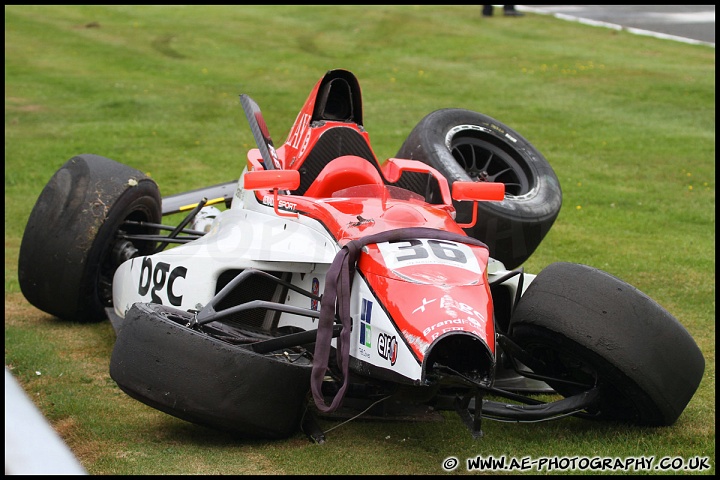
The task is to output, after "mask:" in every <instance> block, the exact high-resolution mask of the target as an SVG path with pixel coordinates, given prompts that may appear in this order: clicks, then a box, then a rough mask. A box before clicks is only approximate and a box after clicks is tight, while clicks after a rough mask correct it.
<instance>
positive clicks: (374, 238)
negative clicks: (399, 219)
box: [310, 227, 487, 413]
mask: <svg viewBox="0 0 720 480" xmlns="http://www.w3.org/2000/svg"><path fill="white" fill-rule="evenodd" d="M418 238H431V239H436V240H449V241H454V242H458V243H466V244H470V245H477V246H481V247H485V248H487V245H485V244H484V243H483V242H481V241H480V240H477V239H474V238H472V237H468V236H466V235H462V234H459V233H452V232H447V231H444V230H435V229H432V228H424V227H411V228H401V229H397V230H390V231H386V232H380V233H376V234H373V235H368V236H367V237H363V238H359V239H356V240H351V241H350V242H348V243H347V244H346V245H345V246H344V247H343V248H342V249H341V250H340V251H339V252H338V253H337V255H336V256H335V258H334V259H333V262H332V264H331V265H330V269H329V270H328V273H327V276H326V278H325V290H324V291H323V296H322V299H321V300H320V320H319V322H318V332H317V340H316V342H315V353H314V355H313V367H312V374H311V377H310V388H311V390H312V395H313V399H314V400H315V405H316V406H317V408H318V410H320V411H321V412H324V413H329V412H334V411H335V410H337V409H338V408H339V407H340V406H341V405H342V401H343V398H344V397H345V390H346V389H347V386H348V369H349V360H350V328H351V318H350V293H351V291H352V280H353V278H354V276H355V268H356V266H357V261H358V258H359V257H360V252H361V251H362V248H363V247H364V246H365V245H369V244H371V243H383V242H398V241H403V240H413V239H418ZM336 313H337V316H338V320H339V321H340V324H341V325H342V330H341V331H340V336H339V337H338V339H337V353H336V361H337V367H338V369H339V370H340V372H341V373H342V381H343V383H342V386H341V387H340V389H339V390H338V391H337V393H336V394H335V396H334V398H333V399H332V402H331V403H330V405H329V406H328V405H326V404H325V398H324V396H323V394H322V383H323V379H324V378H325V373H326V371H327V368H328V363H329V360H330V351H331V349H332V345H331V342H332V336H333V324H334V323H335V316H336Z"/></svg>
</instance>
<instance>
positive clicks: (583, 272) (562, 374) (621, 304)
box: [509, 263, 705, 426]
mask: <svg viewBox="0 0 720 480" xmlns="http://www.w3.org/2000/svg"><path fill="white" fill-rule="evenodd" d="M509 336H510V338H511V340H513V341H514V342H515V343H517V344H518V345H520V346H521V347H522V348H523V349H524V350H525V351H526V352H528V353H529V354H530V355H531V357H532V358H534V359H536V360H539V361H541V362H543V363H544V364H545V367H546V369H547V371H545V372H543V374H545V375H549V376H551V377H553V378H552V379H546V380H545V381H546V382H547V383H548V384H549V385H550V386H552V387H553V388H554V389H555V390H556V391H557V392H558V393H560V394H561V395H563V396H565V397H567V396H570V395H574V394H577V393H580V392H582V391H584V390H588V389H589V388H591V387H592V386H594V385H597V386H599V387H600V392H601V393H600V398H599V402H598V405H597V409H596V410H597V411H593V412H591V413H594V414H595V415H596V418H597V419H600V420H613V421H622V422H628V423H635V424H640V425H648V426H664V425H672V424H673V423H674V422H675V421H676V420H677V419H678V417H679V416H680V414H681V413H682V411H683V410H684V408H685V407H686V405H687V404H688V402H689V401H690V399H691V398H692V396H693V394H694V393H695V391H696V390H697V388H698V385H699V384H700V380H701V379H702V375H703V370H704V368H705V360H704V358H703V356H702V353H701V352H700V349H699V348H698V346H697V345H696V344H695V341H694V340H693V338H692V337H691V336H690V334H689V333H688V331H687V330H685V328H684V327H683V326H682V325H681V324H680V323H679V322H678V321H677V320H676V319H675V318H674V317H673V316H672V315H671V314H670V313H668V312H667V311H666V310H664V309H663V308H662V307H661V306H660V305H658V304H657V303H656V302H655V301H654V300H652V299H651V298H649V297H648V296H647V295H645V294H644V293H642V292H641V291H639V290H638V289H636V288H635V287H633V286H631V285H629V284H627V283H625V282H623V281H622V280H619V279H618V278H615V277H613V276H612V275H610V274H608V273H606V272H603V271H601V270H598V269H596V268H592V267H588V266H585V265H578V264H573V263H554V264H552V265H550V266H548V267H547V268H545V269H544V270H543V271H541V272H540V274H539V275H538V276H537V277H536V278H535V279H534V280H533V282H532V283H531V284H530V285H529V286H528V288H527V290H526V292H525V294H524V295H523V296H522V297H521V299H520V301H519V302H518V305H517V309H516V310H515V312H514V313H513V316H512V318H511V319H510V335H509ZM536 373H539V372H537V369H536ZM564 381H570V382H576V384H574V385H573V384H569V383H565V382H564ZM577 384H582V385H585V386H584V387H583V386H579V385H577Z"/></svg>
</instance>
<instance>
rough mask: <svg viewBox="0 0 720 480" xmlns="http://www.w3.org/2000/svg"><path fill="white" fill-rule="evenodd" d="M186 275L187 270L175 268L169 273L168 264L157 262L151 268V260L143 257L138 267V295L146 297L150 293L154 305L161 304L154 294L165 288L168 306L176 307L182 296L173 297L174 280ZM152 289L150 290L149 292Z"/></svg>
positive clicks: (160, 300)
mask: <svg viewBox="0 0 720 480" xmlns="http://www.w3.org/2000/svg"><path fill="white" fill-rule="evenodd" d="M186 274H187V268H185V267H175V268H174V269H173V270H172V271H170V264H169V263H165V262H158V263H157V265H155V268H153V263H152V259H151V258H150V257H145V258H144V259H143V262H142V267H140V283H139V285H138V293H139V294H140V295H141V296H145V295H147V293H148V292H150V297H151V298H152V301H153V302H154V303H162V299H161V298H160V297H159V296H158V295H157V293H156V292H158V291H161V290H162V289H163V288H166V293H167V298H168V301H169V302H170V305H174V306H176V307H178V306H180V304H181V303H182V297H183V296H182V295H175V293H174V292H173V285H174V284H175V280H177V279H178V277H180V278H185V275H186ZM151 287H152V290H151Z"/></svg>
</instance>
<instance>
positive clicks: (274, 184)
mask: <svg viewBox="0 0 720 480" xmlns="http://www.w3.org/2000/svg"><path fill="white" fill-rule="evenodd" d="M299 186H300V172H299V171H297V170H255V171H252V172H245V176H244V177H243V187H244V188H245V189H246V190H264V189H280V190H297V189H298V187H299Z"/></svg>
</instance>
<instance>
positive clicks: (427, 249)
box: [377, 239, 480, 273]
mask: <svg viewBox="0 0 720 480" xmlns="http://www.w3.org/2000/svg"><path fill="white" fill-rule="evenodd" d="M377 246H378V248H379V249H380V253H381V254H382V256H383V260H384V261H385V266H386V267H387V268H389V269H391V270H395V269H398V268H402V267H409V266H411V265H450V266H453V267H460V268H464V269H466V270H470V271H472V272H476V273H480V265H479V264H478V261H477V258H476V257H475V254H473V251H472V249H471V248H470V247H469V246H468V245H465V244H463V243H455V242H450V241H447V240H434V239H414V240H402V241H397V242H383V243H378V244H377Z"/></svg>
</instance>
